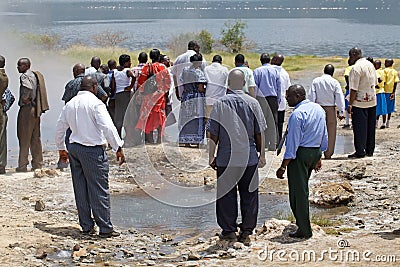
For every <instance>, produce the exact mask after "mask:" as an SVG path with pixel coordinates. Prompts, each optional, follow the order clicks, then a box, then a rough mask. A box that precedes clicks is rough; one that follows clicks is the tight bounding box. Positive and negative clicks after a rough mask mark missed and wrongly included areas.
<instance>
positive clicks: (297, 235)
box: [289, 231, 312, 239]
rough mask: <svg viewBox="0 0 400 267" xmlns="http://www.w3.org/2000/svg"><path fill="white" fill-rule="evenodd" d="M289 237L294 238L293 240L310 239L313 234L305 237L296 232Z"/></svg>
mask: <svg viewBox="0 0 400 267" xmlns="http://www.w3.org/2000/svg"><path fill="white" fill-rule="evenodd" d="M289 236H290V237H293V238H304V239H309V238H311V237H312V234H311V235H304V234H302V233H299V232H298V231H296V232H292V233H289Z"/></svg>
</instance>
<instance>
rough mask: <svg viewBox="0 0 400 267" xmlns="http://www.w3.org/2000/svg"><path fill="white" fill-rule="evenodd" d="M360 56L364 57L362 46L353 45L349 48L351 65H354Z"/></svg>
mask: <svg viewBox="0 0 400 267" xmlns="http://www.w3.org/2000/svg"><path fill="white" fill-rule="evenodd" d="M360 58H362V52H361V49H360V48H358V47H353V48H352V49H350V50H349V65H353V64H354V63H355V62H356V61H357V60H359V59H360Z"/></svg>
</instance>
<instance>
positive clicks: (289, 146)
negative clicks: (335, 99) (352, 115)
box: [283, 100, 328, 159]
mask: <svg viewBox="0 0 400 267" xmlns="http://www.w3.org/2000/svg"><path fill="white" fill-rule="evenodd" d="M299 146H301V147H320V148H321V150H322V151H325V150H326V149H327V148H328V132H327V130H326V121H325V111H324V110H323V109H322V108H321V106H320V105H318V104H316V103H313V102H310V101H309V100H303V101H301V102H300V103H298V104H297V105H296V106H295V107H294V110H293V113H292V115H290V118H289V121H288V134H287V137H286V151H285V155H284V156H283V158H284V159H295V158H296V152H297V148H298V147H299Z"/></svg>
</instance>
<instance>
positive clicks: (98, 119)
mask: <svg viewBox="0 0 400 267" xmlns="http://www.w3.org/2000/svg"><path fill="white" fill-rule="evenodd" d="M68 128H70V129H71V131H72V134H71V136H70V138H69V142H70V143H78V144H81V145H84V146H98V145H105V144H107V142H108V143H109V144H110V146H111V147H112V149H113V151H114V152H116V151H117V150H118V147H122V145H123V144H124V142H123V141H122V140H121V138H120V137H119V135H118V132H117V129H116V128H115V126H114V124H113V122H112V120H111V117H110V115H109V113H108V111H107V109H106V106H105V105H104V103H103V102H101V100H99V99H98V98H97V97H96V96H95V95H94V94H93V93H91V92H89V91H80V92H79V93H78V94H77V95H76V96H75V97H74V98H72V99H71V101H69V102H68V103H67V104H66V105H65V106H64V108H63V110H62V112H61V115H60V117H59V118H58V121H57V125H56V146H57V148H58V149H59V150H62V149H65V143H64V136H65V131H66V130H67V129H68Z"/></svg>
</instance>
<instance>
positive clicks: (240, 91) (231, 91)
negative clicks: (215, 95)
mask: <svg viewBox="0 0 400 267" xmlns="http://www.w3.org/2000/svg"><path fill="white" fill-rule="evenodd" d="M228 94H237V95H243V94H244V91H243V90H242V89H240V90H231V89H229V88H228Z"/></svg>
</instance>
